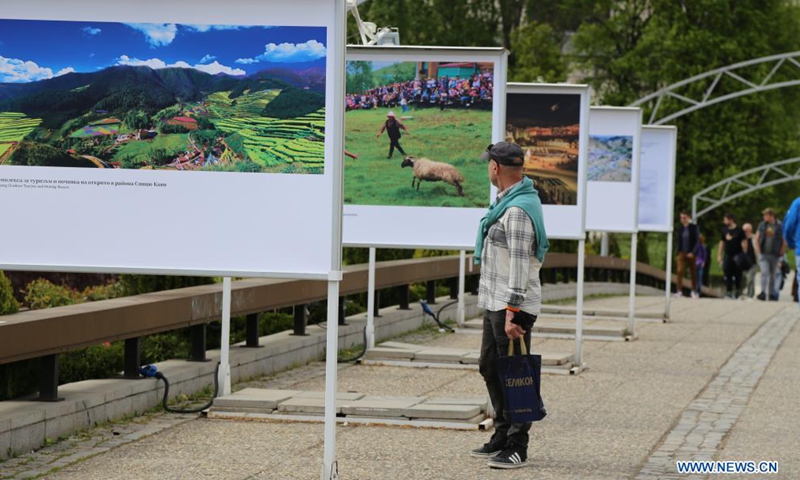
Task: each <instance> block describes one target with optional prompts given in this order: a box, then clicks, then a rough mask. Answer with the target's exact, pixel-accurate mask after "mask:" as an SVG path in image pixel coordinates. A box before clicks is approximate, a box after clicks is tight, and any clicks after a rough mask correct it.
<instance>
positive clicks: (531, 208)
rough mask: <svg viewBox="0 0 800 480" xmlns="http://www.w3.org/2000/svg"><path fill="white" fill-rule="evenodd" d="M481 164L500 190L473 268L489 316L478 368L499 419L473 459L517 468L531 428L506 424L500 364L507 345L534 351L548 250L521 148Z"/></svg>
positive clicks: (492, 151) (494, 150) (523, 461)
mask: <svg viewBox="0 0 800 480" xmlns="http://www.w3.org/2000/svg"><path fill="white" fill-rule="evenodd" d="M481 158H482V159H483V160H487V161H488V173H489V180H490V181H491V183H492V185H494V186H495V187H497V189H498V191H499V193H498V194H497V199H496V200H495V202H494V203H493V204H492V205H491V206H490V207H489V211H488V212H487V213H486V215H485V216H484V217H483V219H482V220H481V222H480V227H479V229H478V237H477V240H476V244H475V263H476V264H481V265H482V266H481V276H480V283H479V290H478V307H479V308H482V309H484V310H485V314H484V316H483V338H482V340H481V353H480V359H479V361H478V365H479V369H480V373H481V375H482V376H483V379H484V382H485V383H486V389H487V390H488V392H489V398H490V399H491V402H492V406H493V407H494V411H495V418H494V434H493V435H492V437H491V439H490V440H489V442H487V443H485V444H484V445H483V446H482V447H480V448H477V449H475V450H472V452H471V453H470V455H472V456H474V457H482V458H488V459H489V462H488V465H489V466H490V467H492V468H520V467H524V466H525V465H527V464H528V440H529V437H528V432H529V430H530V428H531V424H530V423H514V424H512V423H510V422H509V420H508V419H506V416H505V413H504V408H505V398H504V390H503V384H502V381H501V379H500V374H499V372H498V370H497V366H496V361H497V358H498V357H504V356H506V355H508V346H509V342H510V341H516V340H517V339H521V341H524V342H525V344H526V346H527V347H530V342H531V329H532V327H533V324H534V322H536V317H537V316H538V315H539V312H540V309H541V303H542V287H541V282H540V281H539V270H540V269H541V268H542V264H543V263H544V258H545V254H546V253H547V250H548V249H549V248H550V244H549V242H548V240H547V233H546V232H545V228H544V216H543V214H542V202H541V200H540V199H539V194H538V192H537V191H536V190H535V189H534V188H533V182H532V181H531V180H530V179H529V178H527V177H525V176H523V174H522V165H523V163H524V160H523V153H522V149H521V148H520V147H519V145H516V144H514V143H508V142H499V143H496V144H494V145H490V146H489V147H488V148H487V150H486V152H485V153H484V154H483V155H482V157H481Z"/></svg>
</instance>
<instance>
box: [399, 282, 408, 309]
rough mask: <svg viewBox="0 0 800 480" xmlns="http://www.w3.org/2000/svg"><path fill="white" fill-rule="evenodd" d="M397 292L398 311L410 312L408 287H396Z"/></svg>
mask: <svg viewBox="0 0 800 480" xmlns="http://www.w3.org/2000/svg"><path fill="white" fill-rule="evenodd" d="M397 292H398V293H399V294H400V308H399V310H411V308H410V307H409V306H408V285H400V286H399V287H397Z"/></svg>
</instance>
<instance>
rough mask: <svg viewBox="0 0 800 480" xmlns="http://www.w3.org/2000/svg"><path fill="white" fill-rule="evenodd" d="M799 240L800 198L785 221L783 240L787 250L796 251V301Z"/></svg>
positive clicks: (794, 288)
mask: <svg viewBox="0 0 800 480" xmlns="http://www.w3.org/2000/svg"><path fill="white" fill-rule="evenodd" d="M798 239H800V197H797V198H795V199H794V201H793V202H792V205H791V206H790V207H789V211H788V212H786V217H784V219H783V240H784V241H785V242H786V248H788V249H789V250H794V262H795V279H794V282H793V284H792V295H793V297H794V298H795V299H796V298H797V297H798V293H797V287H796V286H795V285H797V284H799V283H800V262H799V261H798V260H800V258H798V255H797V240H798ZM795 301H797V300H795Z"/></svg>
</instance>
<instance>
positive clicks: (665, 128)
mask: <svg viewBox="0 0 800 480" xmlns="http://www.w3.org/2000/svg"><path fill="white" fill-rule="evenodd" d="M655 132H658V133H661V132H663V133H667V134H668V135H670V138H669V142H670V143H669V146H668V148H669V153H668V155H669V160H668V161H669V164H668V168H669V170H668V178H666V179H661V178H659V181H660V182H661V184H662V185H666V186H667V188H668V192H669V194H668V195H669V197H668V202H667V204H665V205H664V208H665V210H666V218H667V222H666V224H662V225H659V224H654V223H643V222H642V221H641V217H640V218H639V222H638V223H639V231H640V232H658V233H670V232H672V231H673V228H674V227H673V224H674V221H675V180H676V168H677V167H676V161H677V152H678V128H677V127H675V126H672V125H642V145H644V141H645V135H647V134H648V133H655ZM640 160H642V159H641V158H640ZM641 165H642V167H644V161H643V160H642V164H641ZM639 175H640V178H639V182H640V184H639V193H640V197H641V191H642V190H641V188H642V185H641V172H640V174H639ZM640 215H641V211H640Z"/></svg>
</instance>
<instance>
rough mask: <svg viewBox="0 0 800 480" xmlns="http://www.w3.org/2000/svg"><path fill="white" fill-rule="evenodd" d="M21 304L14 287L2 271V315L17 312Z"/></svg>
mask: <svg viewBox="0 0 800 480" xmlns="http://www.w3.org/2000/svg"><path fill="white" fill-rule="evenodd" d="M17 311H19V304H18V303H17V301H16V300H15V299H14V288H13V287H12V286H11V280H9V279H8V278H7V277H6V276H5V274H4V273H3V272H2V271H0V315H7V314H9V313H17Z"/></svg>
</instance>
